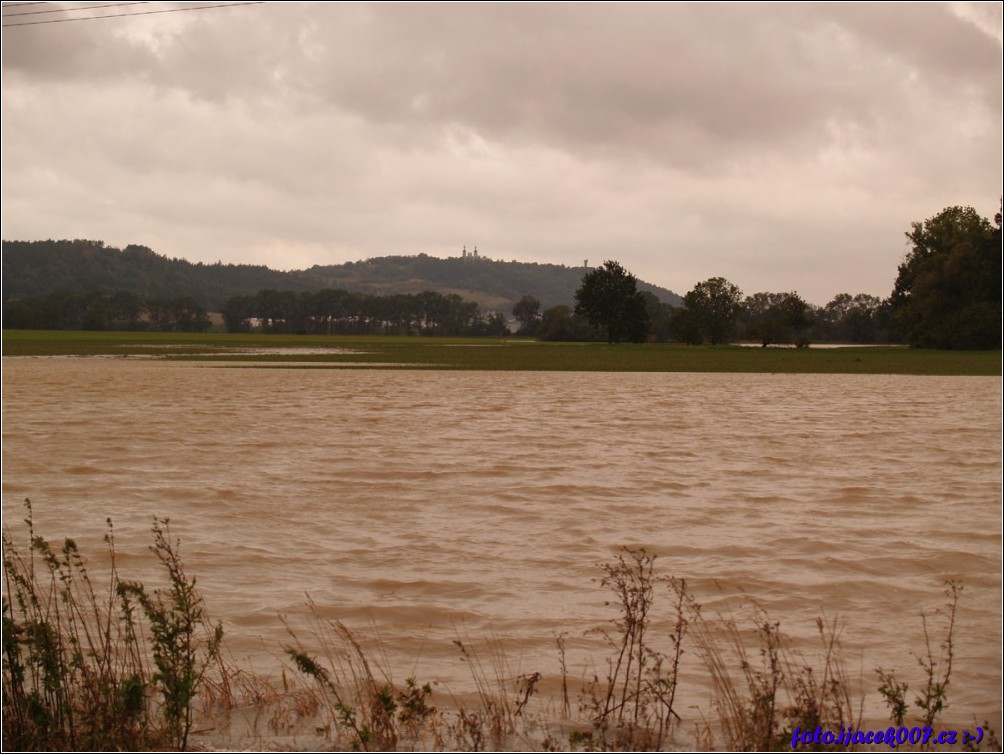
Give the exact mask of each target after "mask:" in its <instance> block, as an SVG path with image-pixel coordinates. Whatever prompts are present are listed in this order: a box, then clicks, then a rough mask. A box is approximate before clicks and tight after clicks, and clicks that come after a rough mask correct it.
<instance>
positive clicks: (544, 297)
mask: <svg viewBox="0 0 1004 754" xmlns="http://www.w3.org/2000/svg"><path fill="white" fill-rule="evenodd" d="M583 273H584V268H582V267H566V266H564V265H557V264H536V263H530V262H516V261H512V262H504V261H498V260H493V259H489V258H487V257H485V256H481V255H477V254H476V253H475V252H473V251H472V252H469V253H468V252H461V253H460V254H459V255H458V256H456V257H450V258H448V259H439V258H437V257H430V256H428V255H426V254H418V255H415V256H387V257H377V258H374V259H367V260H364V261H360V262H347V263H345V264H339V265H326V266H319V265H315V266H314V267H311V268H309V269H306V270H296V271H292V272H282V271H279V270H272V269H270V268H268V267H264V266H261V265H248V264H222V263H219V262H217V263H216V264H204V263H202V262H189V261H187V260H184V259H169V258H168V257H165V256H161V255H159V254H157V253H155V252H154V251H152V250H151V249H149V248H147V247H146V246H137V245H129V246H126V247H125V248H124V249H117V248H114V247H111V246H105V244H104V243H103V242H101V241H87V240H79V239H78V240H74V241H66V240H63V241H4V242H3V300H4V302H7V301H8V300H10V299H24V298H26V297H29V296H37V295H40V294H49V293H88V294H89V293H104V294H116V293H129V294H131V295H133V296H135V297H137V298H139V299H141V300H142V301H152V300H171V299H178V298H183V297H191V298H192V299H194V300H195V302H196V303H197V304H198V305H199V306H201V307H202V308H204V309H206V310H207V311H217V312H220V311H223V309H224V307H225V306H226V304H227V302H228V301H229V300H230V299H231V298H233V297H234V296H253V295H255V294H257V292H258V291H262V290H277V291H293V292H297V293H308V292H310V293H316V292H318V291H322V290H325V289H335V290H344V291H349V292H352V293H364V294H371V295H389V294H402V293H422V292H423V291H435V292H438V293H442V294H444V295H448V294H456V295H458V296H460V297H461V298H463V299H465V300H467V301H474V302H476V303H477V305H478V306H479V307H480V308H481V309H482V310H483V311H500V312H502V311H504V312H507V313H508V312H509V311H511V309H512V307H513V305H514V304H515V303H516V302H517V301H519V299H520V298H521V297H522V296H526V295H529V296H533V297H534V298H536V299H538V300H539V301H540V302H541V304H542V305H543V306H544V307H545V308H548V307H551V306H556V305H558V304H564V305H571V304H572V303H573V301H574V296H575V290H576V288H577V287H578V286H579V283H580V282H581V280H582V275H583ZM638 287H639V289H640V290H643V291H648V292H650V293H652V294H654V295H655V296H656V297H657V298H658V299H659V300H661V301H663V302H665V303H667V304H670V305H672V306H679V305H680V304H681V303H682V301H683V299H682V298H681V297H680V296H679V295H678V294H676V293H674V292H673V291H670V290H667V289H666V288H660V287H658V286H655V285H651V284H649V283H645V282H643V281H639V283H638Z"/></svg>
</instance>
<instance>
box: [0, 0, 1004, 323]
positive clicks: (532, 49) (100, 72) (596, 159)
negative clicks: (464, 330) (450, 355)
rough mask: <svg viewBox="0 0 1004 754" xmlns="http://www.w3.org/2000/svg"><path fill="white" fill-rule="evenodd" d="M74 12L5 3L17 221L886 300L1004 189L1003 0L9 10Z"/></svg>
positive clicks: (229, 256) (88, 232) (244, 252)
mask: <svg viewBox="0 0 1004 754" xmlns="http://www.w3.org/2000/svg"><path fill="white" fill-rule="evenodd" d="M92 4H96V3H88V5H92ZM206 4H208V3H202V4H201V5H206ZM74 5H75V4H72V3H50V4H44V5H43V4H30V5H16V4H15V5H12V4H5V5H4V25H5V28H4V29H3V51H2V52H3V228H2V231H3V237H4V238H5V239H20V240H35V239H45V238H92V239H101V240H103V241H105V242H106V243H107V244H109V245H112V246H119V247H122V246H125V245H126V244H130V243H137V244H143V245H146V246H149V247H150V248H152V249H153V250H154V251H156V252H158V253H161V254H166V255H168V256H171V257H182V258H185V259H189V260H192V261H205V262H215V261H217V260H221V261H223V262H235V263H240V262H247V263H255V264H267V265H269V266H270V267H274V268H280V269H299V268H304V267H309V266H311V265H313V264H334V263H340V262H345V261H354V260H357V259H364V258H368V257H374V256H383V255H389V254H416V253H420V252H425V253H427V254H430V255H433V256H441V257H446V256H455V255H458V254H459V253H460V251H461V248H462V247H463V246H465V245H466V246H467V248H468V249H472V248H473V247H474V246H475V245H477V247H478V250H479V251H480V253H481V254H482V255H485V256H488V257H491V258H494V259H505V260H510V259H517V260H520V261H539V262H553V263H559V264H568V265H581V264H582V262H583V260H584V259H588V260H589V263H590V265H597V264H600V263H601V262H602V261H603V260H606V259H615V260H617V261H619V262H621V263H622V264H623V265H624V266H625V267H626V268H627V269H628V270H629V271H631V272H633V273H634V274H635V275H637V276H638V277H640V278H642V279H644V280H647V281H649V282H652V283H656V284H658V285H662V286H665V287H667V288H671V289H672V290H674V291H677V292H678V293H681V294H683V293H686V292H687V291H688V290H689V289H690V288H692V287H693V285H694V284H695V283H697V282H699V281H701V280H705V279H707V278H709V277H713V276H723V277H726V278H728V279H729V280H730V281H732V282H733V283H735V284H737V285H738V286H740V287H741V288H742V289H743V291H744V292H745V293H747V294H751V293H755V292H758V291H790V290H795V291H798V292H799V293H801V294H802V296H803V297H804V298H806V299H807V300H808V301H810V302H812V303H816V304H825V303H826V302H827V301H829V300H830V299H831V298H833V296H834V295H835V294H837V293H841V292H848V293H859V292H864V293H870V294H874V295H878V296H882V297H885V296H887V295H888V294H889V292H890V291H891V290H892V286H893V281H894V280H895V277H896V268H897V265H898V264H899V263H900V262H901V261H902V260H903V256H904V255H905V253H906V251H907V246H906V243H905V238H904V235H903V234H904V232H906V231H907V230H908V229H909V227H910V223H911V222H912V221H916V220H924V219H926V218H928V217H931V216H933V215H935V214H937V213H938V212H939V211H940V210H941V209H943V208H945V207H947V206H951V205H971V206H973V207H975V208H976V209H977V210H978V211H979V212H980V214H982V215H984V216H985V217H988V218H992V217H993V215H994V214H995V213H996V212H997V210H998V207H999V197H1000V194H1001V165H1002V154H1001V151H1002V148H1001V144H1002V127H1001V109H1002V103H1001V90H1002V81H1001V70H1002V66H1001V60H1002V58H1001V25H1002V21H1001V5H1000V3H996V2H993V3H986V4H984V3H961V4H935V3H892V4H881V3H838V4H834V5H829V4H768V5H757V4H753V3H742V4H736V5H732V4H709V3H698V4H675V3H668V4H649V3H646V4H641V5H630V4H627V3H617V4H616V5H604V4H592V3H590V4H582V5H577V4H555V5H550V4H539V5H538V4H497V5H496V4H462V3H461V4H436V5H422V4H417V3H408V4H403V5H391V4H377V5H368V4H350V3H317V4H315V3H281V4H279V3H266V4H258V5H243V6H239V7H231V8H224V9H215V10H202V11H184V12H172V13H157V14H148V15H136V16H126V17H120V18H109V19H103V20H83V21H78V22H71V23H48V24H36V25H30V26H28V25H26V26H10V25H9V24H14V23H26V22H29V21H40V20H59V19H65V18H72V17H83V16H87V15H98V14H99V13H108V12H112V11H109V10H107V9H106V10H101V11H90V12H85V11H80V10H79V4H76V5H77V8H78V10H77V11H76V12H72V13H69V14H37V15H19V16H13V15H12V14H15V13H22V14H26V13H27V12H29V11H38V10H51V9H53V8H59V7H72V6H74ZM198 5H200V4H191V5H187V6H186V4H184V3H145V4H130V5H126V6H123V7H122V8H120V9H117V10H115V12H118V13H127V12H129V13H132V12H147V11H150V10H155V9H156V10H163V9H169V8H177V7H188V8H192V7H197V6H198Z"/></svg>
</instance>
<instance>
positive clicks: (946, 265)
mask: <svg viewBox="0 0 1004 754" xmlns="http://www.w3.org/2000/svg"><path fill="white" fill-rule="evenodd" d="M906 237H907V239H908V241H909V243H910V244H911V246H912V248H911V249H910V251H909V252H907V255H906V259H905V260H904V261H903V263H902V264H901V265H900V266H899V275H898V276H897V278H896V285H895V287H894V288H893V292H892V295H891V297H890V301H891V304H892V308H893V315H894V317H895V320H896V323H897V324H898V325H899V328H900V330H901V332H902V333H903V337H904V339H905V340H906V342H907V343H909V344H910V345H911V346H915V347H920V348H961V349H989V348H999V347H1000V345H1001V215H1000V213H998V214H997V216H996V218H995V222H994V223H993V224H991V223H990V221H989V220H986V219H985V218H983V217H981V216H980V215H979V214H978V213H977V212H976V210H974V209H973V208H972V207H948V208H947V209H944V210H942V211H941V212H940V213H938V214H937V215H935V216H934V217H932V218H930V219H928V220H925V221H924V222H923V223H918V222H915V223H913V227H912V230H911V231H910V232H909V233H907V234H906Z"/></svg>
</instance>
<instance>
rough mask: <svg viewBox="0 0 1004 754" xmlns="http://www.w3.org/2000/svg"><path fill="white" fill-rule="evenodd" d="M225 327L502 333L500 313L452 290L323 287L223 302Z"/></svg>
mask: <svg viewBox="0 0 1004 754" xmlns="http://www.w3.org/2000/svg"><path fill="white" fill-rule="evenodd" d="M223 319H224V322H225V323H226V328H227V330H228V331H229V332H250V331H251V330H252V329H255V330H260V331H261V332H265V333H295V334H306V335H474V336H477V335H507V334H508V333H509V329H508V326H507V324H506V317H505V315H503V314H501V313H499V312H482V311H481V310H480V309H479V308H478V304H477V303H476V302H474V301H467V300H465V299H463V298H462V297H461V296H459V295H458V294H456V293H448V294H443V293H436V292H435V291H423V292H422V293H400V294H393V295H386V296H379V295H371V294H365V293H355V292H351V291H343V290H332V289H325V290H322V291H318V292H316V293H296V292H293V291H274V290H263V291H258V293H257V294H255V295H253V296H234V297H233V298H231V299H230V300H229V301H227V303H226V305H225V306H224V307H223Z"/></svg>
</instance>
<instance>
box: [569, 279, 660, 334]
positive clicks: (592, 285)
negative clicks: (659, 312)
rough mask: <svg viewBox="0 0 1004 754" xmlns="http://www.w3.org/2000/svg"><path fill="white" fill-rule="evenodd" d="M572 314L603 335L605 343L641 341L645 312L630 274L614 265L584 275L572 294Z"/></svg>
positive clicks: (646, 326)
mask: <svg viewBox="0 0 1004 754" xmlns="http://www.w3.org/2000/svg"><path fill="white" fill-rule="evenodd" d="M575 313H576V314H578V315H580V316H583V317H585V318H586V321H588V322H589V324H591V325H592V326H593V327H597V328H601V329H602V330H604V331H605V332H606V334H607V342H609V343H619V342H620V341H621V340H628V341H632V342H636V343H640V342H643V341H644V340H645V336H646V335H647V334H648V310H647V309H646V307H645V299H644V297H643V296H642V295H641V293H640V292H639V291H638V284H637V281H636V280H635V277H634V275H632V274H631V273H629V272H628V271H627V270H625V269H624V268H623V267H622V266H621V265H620V264H619V263H617V262H611V261H608V262H604V263H603V266H602V267H597V268H596V269H595V270H591V271H589V272H587V273H586V274H585V276H584V277H583V278H582V284H581V285H580V286H579V289H578V290H577V291H576V292H575Z"/></svg>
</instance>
